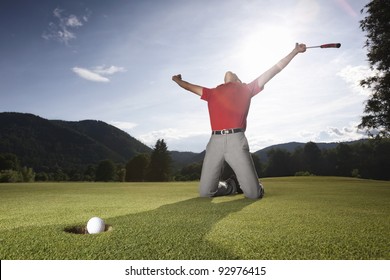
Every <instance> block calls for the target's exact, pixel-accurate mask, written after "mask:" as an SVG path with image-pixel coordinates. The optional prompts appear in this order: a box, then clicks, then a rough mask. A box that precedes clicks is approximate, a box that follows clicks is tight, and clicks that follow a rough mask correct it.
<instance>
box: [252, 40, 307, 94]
mask: <svg viewBox="0 0 390 280" xmlns="http://www.w3.org/2000/svg"><path fill="white" fill-rule="evenodd" d="M305 51H306V45H305V44H298V43H296V44H295V48H294V49H293V50H292V51H291V52H290V53H289V54H288V55H287V56H286V57H284V58H283V59H282V60H280V61H279V62H278V63H277V64H275V65H274V66H272V67H271V68H270V69H268V70H267V71H265V72H264V73H263V74H261V75H260V76H259V77H258V78H257V83H258V85H259V87H260V88H264V85H265V84H266V83H268V82H269V81H270V80H271V79H272V78H273V77H274V76H275V75H276V74H278V73H279V72H280V71H282V70H283V69H284V68H285V67H286V66H287V65H288V64H289V63H290V61H291V60H292V59H293V58H294V57H295V56H296V55H297V54H298V53H303V52H305Z"/></svg>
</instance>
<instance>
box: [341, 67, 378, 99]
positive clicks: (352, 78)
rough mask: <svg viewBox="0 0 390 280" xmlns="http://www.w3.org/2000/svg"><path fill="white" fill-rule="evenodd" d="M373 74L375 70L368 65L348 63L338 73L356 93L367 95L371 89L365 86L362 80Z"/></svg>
mask: <svg viewBox="0 0 390 280" xmlns="http://www.w3.org/2000/svg"><path fill="white" fill-rule="evenodd" d="M373 74H374V72H373V71H372V70H371V69H370V68H369V67H368V66H364V65H358V66H351V65H347V66H346V67H344V68H343V69H341V71H340V72H338V73H337V75H338V76H339V77H341V78H342V79H343V80H344V81H345V82H346V83H347V84H348V86H349V87H350V88H351V89H352V91H353V92H354V93H357V94H360V95H365V96H367V95H369V94H370V91H369V90H367V89H365V88H363V87H362V86H361V85H360V81H361V80H364V79H366V78H367V77H369V76H372V75H373Z"/></svg>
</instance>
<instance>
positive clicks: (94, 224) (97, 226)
mask: <svg viewBox="0 0 390 280" xmlns="http://www.w3.org/2000/svg"><path fill="white" fill-rule="evenodd" d="M105 227H106V225H105V223H104V221H103V220H102V219H100V218H99V217H93V218H91V219H89V221H88V223H87V230H88V233H90V234H95V233H101V232H103V231H104V229H105Z"/></svg>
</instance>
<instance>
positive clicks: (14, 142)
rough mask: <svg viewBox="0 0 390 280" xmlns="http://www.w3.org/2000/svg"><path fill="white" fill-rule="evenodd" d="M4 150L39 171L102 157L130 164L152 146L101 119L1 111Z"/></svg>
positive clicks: (0, 150) (0, 138) (76, 165)
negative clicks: (53, 117) (49, 117)
mask: <svg viewBox="0 0 390 280" xmlns="http://www.w3.org/2000/svg"><path fill="white" fill-rule="evenodd" d="M0 128H1V129H0V153H13V154H15V155H17V157H18V158H19V160H20V162H21V164H22V165H26V166H29V167H32V168H34V170H35V171H53V170H55V169H58V168H60V169H75V168H81V167H85V166H88V165H91V164H96V163H98V162H99V161H101V160H105V159H111V160H113V161H114V162H118V163H126V162H127V161H128V160H129V159H130V158H131V157H133V156H134V155H135V154H137V153H145V152H150V151H151V149H150V148H149V147H147V146H146V145H144V144H142V143H141V142H139V141H138V140H136V139H134V138H133V137H131V136H130V135H128V134H127V133H125V132H123V131H122V130H120V129H118V128H116V127H114V126H111V125H109V124H106V123H104V122H101V121H93V120H85V121H80V122H67V121H59V120H47V119H44V118H41V117H39V116H35V115H32V114H22V113H0Z"/></svg>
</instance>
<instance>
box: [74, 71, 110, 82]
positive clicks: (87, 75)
mask: <svg viewBox="0 0 390 280" xmlns="http://www.w3.org/2000/svg"><path fill="white" fill-rule="evenodd" d="M72 70H73V72H75V73H76V74H77V75H79V76H80V77H81V78H83V79H86V80H88V81H93V82H103V83H108V82H109V81H110V80H109V79H108V78H106V77H103V76H102V75H100V74H97V73H94V72H92V71H91V70H88V69H85V68H80V67H73V68H72Z"/></svg>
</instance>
